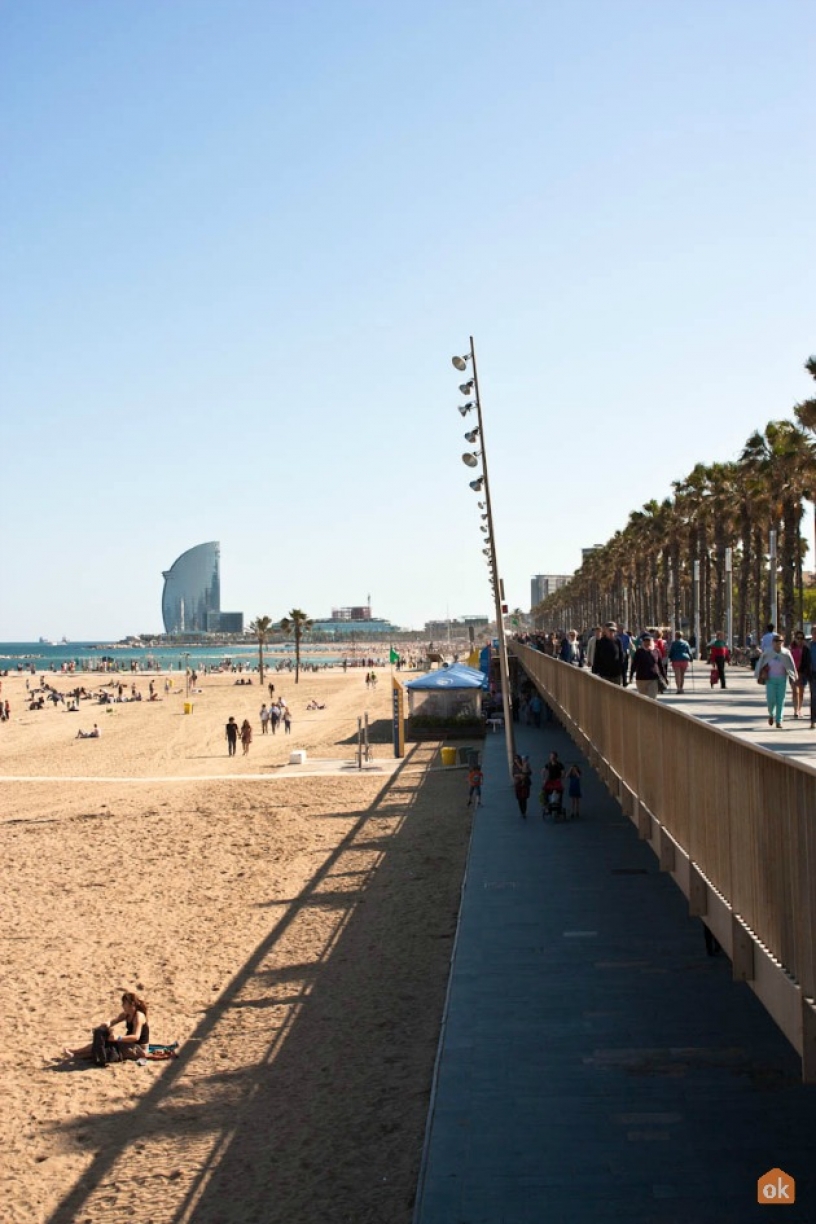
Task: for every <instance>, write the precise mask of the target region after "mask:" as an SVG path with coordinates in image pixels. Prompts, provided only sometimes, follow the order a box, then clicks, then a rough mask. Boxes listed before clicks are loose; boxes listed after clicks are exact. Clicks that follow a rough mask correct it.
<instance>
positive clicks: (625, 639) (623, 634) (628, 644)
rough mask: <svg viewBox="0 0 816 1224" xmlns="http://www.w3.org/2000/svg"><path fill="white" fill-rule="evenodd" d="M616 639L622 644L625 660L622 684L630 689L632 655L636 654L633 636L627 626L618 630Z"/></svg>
mask: <svg viewBox="0 0 816 1224" xmlns="http://www.w3.org/2000/svg"><path fill="white" fill-rule="evenodd" d="M615 637H616V638H617V640H618V641H619V642H620V648H621V652H622V658H623V671H622V673H621V674H622V676H623V680H622V684H623V687H624V688H628V687H629V668H630V666H631V663H632V655H633V654H634V653H635V648H634V643H633V642H632V635H631V633H630V632H629V630H628V629H627V628H626V626H625V625H622V626H621V627H620V629H619V630H618V632H617V633H616V634H615Z"/></svg>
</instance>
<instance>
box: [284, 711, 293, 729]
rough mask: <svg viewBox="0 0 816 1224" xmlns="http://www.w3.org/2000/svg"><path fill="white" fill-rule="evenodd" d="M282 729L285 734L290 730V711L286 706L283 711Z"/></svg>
mask: <svg viewBox="0 0 816 1224" xmlns="http://www.w3.org/2000/svg"><path fill="white" fill-rule="evenodd" d="M283 729H284V731H285V732H286V734H287V735H290V734H291V732H292V711H291V710H290V709H289V707H288V706H287V707H286V709H285V710H284V711H283Z"/></svg>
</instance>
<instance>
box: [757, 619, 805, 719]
mask: <svg viewBox="0 0 816 1224" xmlns="http://www.w3.org/2000/svg"><path fill="white" fill-rule="evenodd" d="M755 674H756V678H757V680H758V681H759V683H760V684H764V685H765V700H766V702H767V704H768V726H769V727H772V726H773V725H774V723H776V725H777V727H779V728H780V729H781V727H782V711H783V710H784V708H785V693H786V692H787V689H788V677H789V676H790V678H791V680H793V681H795V680H796V679H797V678H798V677H797V672H796V664H795V663H794V661H793V656H792V655H791V652H790V651H789V650H786V648H785V647H784V646H783V644H782V634H781V633H774V634H773V636H772V638H771V649H770V650H763V652H762V654H761V655H760V656H759V658H758V659H757V664H756V672H755Z"/></svg>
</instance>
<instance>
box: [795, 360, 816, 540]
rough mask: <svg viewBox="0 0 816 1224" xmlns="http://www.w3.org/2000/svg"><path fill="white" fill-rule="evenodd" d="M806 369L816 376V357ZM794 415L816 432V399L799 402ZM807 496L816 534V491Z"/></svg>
mask: <svg viewBox="0 0 816 1224" xmlns="http://www.w3.org/2000/svg"><path fill="white" fill-rule="evenodd" d="M805 369H806V370H807V372H808V374H810V375H811V376H812V377H813V378H816V357H808V359H807V361H806V362H805ZM793 415H794V416H795V417H796V419H797V421H798V422H799V424H800V425H801V426H802V428H803V429H807V430H808V431H809V432H810V433H811V434H816V399H806V400H804V401H803V402H802V403H801V404H797V405H796V407H795V408H794V410H793ZM807 496H808V499H809V501H812V502H813V503H814V509H813V528H814V534H815V535H816V491H814V489H812V488H811V489H810V490H809V492H808V494H807Z"/></svg>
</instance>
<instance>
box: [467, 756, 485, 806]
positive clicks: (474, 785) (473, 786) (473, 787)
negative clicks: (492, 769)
mask: <svg viewBox="0 0 816 1224" xmlns="http://www.w3.org/2000/svg"><path fill="white" fill-rule="evenodd" d="M483 781H484V774H483V773H482V770H481V767H480V766H479V765H471V767H470V769H469V770H468V801H467V805H468V807H470V805H471V803H472V802H473V799H474V797H475V799H476V803H477V805H478V804H480V803H481V802H482V782H483Z"/></svg>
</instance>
